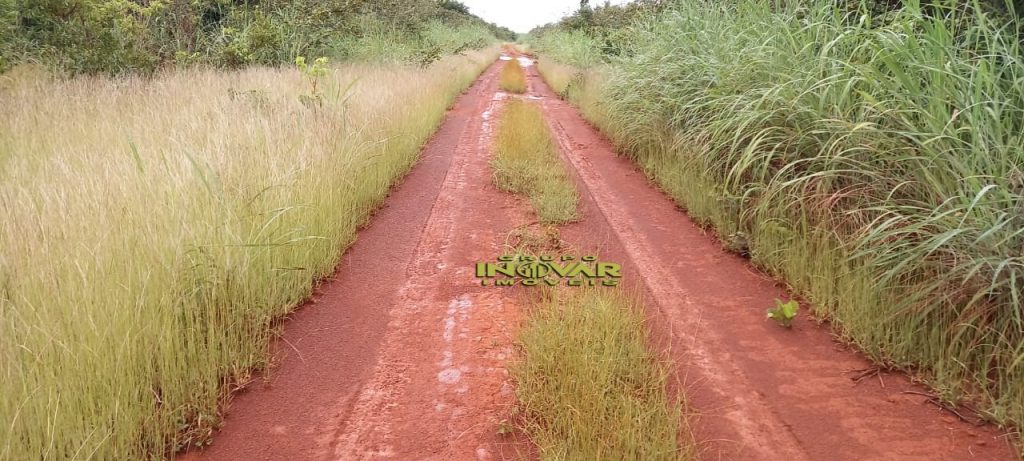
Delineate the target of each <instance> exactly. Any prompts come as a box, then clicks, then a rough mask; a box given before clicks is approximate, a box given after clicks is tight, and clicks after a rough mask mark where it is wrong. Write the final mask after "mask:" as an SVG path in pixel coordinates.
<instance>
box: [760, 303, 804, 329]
mask: <svg viewBox="0 0 1024 461" xmlns="http://www.w3.org/2000/svg"><path fill="white" fill-rule="evenodd" d="M797 312H800V303H798V302H796V300H794V299H791V300H789V301H787V302H782V301H781V300H778V299H776V300H775V307H772V308H769V309H768V311H767V318H770V319H772V320H774V321H775V322H776V323H778V324H779V325H781V326H783V327H786V328H789V327H791V326H793V319H795V318H796V314H797Z"/></svg>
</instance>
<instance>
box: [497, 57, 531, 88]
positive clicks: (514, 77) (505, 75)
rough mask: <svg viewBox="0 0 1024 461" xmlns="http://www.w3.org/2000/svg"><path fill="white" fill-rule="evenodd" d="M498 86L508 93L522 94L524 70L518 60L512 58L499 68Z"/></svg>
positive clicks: (524, 85) (524, 77)
mask: <svg viewBox="0 0 1024 461" xmlns="http://www.w3.org/2000/svg"><path fill="white" fill-rule="evenodd" d="M498 87H499V88H500V89H501V90H502V91H507V92H509V93H515V94H523V93H525V92H526V71H525V70H523V66H522V65H520V64H519V61H518V60H516V59H512V60H510V61H507V62H505V65H504V66H503V67H502V68H501V75H500V76H499V81H498Z"/></svg>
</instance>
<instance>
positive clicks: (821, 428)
mask: <svg viewBox="0 0 1024 461" xmlns="http://www.w3.org/2000/svg"><path fill="white" fill-rule="evenodd" d="M528 74H529V78H530V85H529V86H530V88H531V93H532V96H534V97H537V98H540V99H541V101H542V104H543V106H544V108H545V114H546V116H547V118H548V123H549V126H550V127H551V129H552V131H553V132H554V133H555V136H556V138H557V139H558V142H559V144H560V146H561V149H562V155H563V157H564V159H565V160H566V161H567V163H568V164H569V165H571V166H572V168H573V169H574V170H575V173H576V179H577V183H578V187H579V188H580V190H581V195H583V196H584V197H585V199H584V203H583V206H584V208H583V214H584V216H585V220H584V222H583V223H582V224H583V229H578V230H577V231H576V232H570V231H567V232H566V233H565V235H566V236H567V238H568V239H569V240H570V241H572V240H574V238H573V236H574V235H575V236H576V237H575V239H580V240H588V239H589V240H593V241H595V242H597V244H599V245H603V246H604V251H603V253H604V254H605V255H607V254H624V255H625V258H626V259H627V262H628V265H627V268H629V270H635V271H636V272H633V273H632V274H629V273H627V275H626V277H627V280H631V281H634V282H638V283H639V284H640V285H641V288H642V290H643V291H645V292H646V294H647V296H646V301H647V307H648V309H649V311H650V312H649V313H648V323H649V325H650V327H651V329H652V330H653V333H654V334H655V335H656V336H657V337H660V338H662V339H663V342H667V343H668V349H669V355H670V356H671V357H672V358H673V359H674V360H673V361H674V362H675V363H676V365H677V367H678V373H679V375H680V380H681V381H682V387H683V388H684V392H685V395H686V398H687V399H688V400H689V404H690V407H691V408H690V410H691V411H693V412H695V413H696V414H695V416H694V418H693V426H694V427H693V432H694V434H695V437H696V438H697V441H698V443H700V445H701V453H702V456H701V458H702V459H736V460H754V459H757V460H783V459H785V460H836V461H838V460H922V461H925V460H927V461H935V460H950V461H953V460H969V459H977V460H1013V459H1017V458H1016V456H1015V455H1014V454H1013V452H1012V450H1011V448H1010V444H1009V438H1008V437H1005V436H1003V435H1002V434H1001V433H1000V432H998V431H997V430H996V429H995V428H993V427H991V426H986V427H975V426H974V425H972V424H969V423H965V422H961V421H959V420H958V418H957V417H956V416H954V415H953V414H951V413H948V412H945V411H944V410H940V409H939V408H938V407H936V406H935V405H932V404H930V403H926V402H925V400H927V398H926V397H923V396H921V395H917V394H907V393H905V391H911V392H921V393H927V389H924V388H922V387H920V386H916V385H913V384H911V383H910V381H909V380H908V379H907V377H906V376H903V375H900V374H890V373H884V372H883V373H881V378H880V379H877V378H876V377H872V378H871V379H865V380H862V381H861V382H860V384H857V383H855V382H854V381H853V380H852V379H851V377H855V376H856V375H857V374H856V373H851V371H852V370H863V369H867V368H870V367H871V364H870V363H869V362H868V361H867V360H866V359H864V358H863V357H862V356H860V355H859V354H857V353H856V352H855V351H851V350H849V349H848V348H846V347H844V346H841V345H840V344H838V343H836V342H835V341H834V340H833V338H832V335H831V334H830V332H829V330H828V327H827V326H818V325H817V324H815V323H814V322H812V321H807V320H805V319H799V320H798V321H797V322H796V323H795V324H794V327H793V328H792V330H786V329H783V328H780V327H778V326H777V325H775V324H774V323H772V322H768V321H766V319H765V309H766V308H767V307H770V306H772V305H773V303H774V300H775V299H776V298H781V299H787V298H789V297H790V296H789V295H788V294H787V293H786V292H785V290H783V289H782V288H780V287H779V286H778V285H777V284H776V282H775V281H773V280H772V279H770V278H769V277H767V276H765V275H763V274H761V273H759V272H758V271H757V270H756V269H754V268H753V267H751V266H750V264H748V263H747V261H745V260H743V259H741V258H740V257H738V256H735V255H732V254H729V253H726V252H725V251H723V250H722V249H721V246H720V245H719V244H718V243H717V242H716V241H715V240H714V239H713V238H712V237H710V236H708V235H706V234H705V233H704V232H703V231H702V230H701V229H700V228H699V227H698V226H696V225H695V224H694V223H693V222H692V221H690V220H689V218H688V217H687V216H686V215H685V214H683V213H681V212H679V211H678V209H677V208H676V206H675V204H674V203H673V202H672V201H671V199H669V198H668V197H667V196H665V195H664V194H663V193H661V192H659V191H657V190H656V188H655V186H653V185H652V184H651V183H650V182H649V181H648V180H647V179H646V178H645V177H644V175H643V174H642V173H641V172H639V171H637V169H636V167H635V166H634V165H633V164H632V163H631V162H629V161H628V160H627V159H624V158H621V157H618V156H616V154H615V151H614V148H613V146H612V145H611V144H610V143H609V141H608V140H607V139H605V138H604V137H602V136H601V135H600V134H599V133H597V132H596V131H595V130H594V129H593V128H592V127H591V126H590V125H589V124H587V122H586V121H585V120H584V119H583V118H582V117H581V116H580V114H579V113H578V111H577V110H576V109H575V108H574V107H572V106H571V105H569V104H567V103H566V102H564V101H561V100H559V99H558V98H557V97H556V96H555V95H554V93H553V92H552V91H551V90H550V89H549V88H548V87H547V86H546V85H545V84H544V82H543V80H542V79H541V78H540V76H539V74H538V73H537V71H536V68H535V67H531V68H530V70H529V72H528ZM584 191H585V192H584ZM595 236H599V237H598V238H597V239H596V240H595V238H594V237H595ZM605 258H606V259H607V256H606V257H605ZM882 383H884V387H882Z"/></svg>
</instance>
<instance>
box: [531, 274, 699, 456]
mask: <svg viewBox="0 0 1024 461" xmlns="http://www.w3.org/2000/svg"><path fill="white" fill-rule="evenodd" d="M573 291H574V293H572V294H567V293H558V292H552V293H548V294H547V296H546V298H545V299H542V300H540V301H538V302H537V303H536V304H535V305H534V306H533V310H532V311H531V313H530V319H529V320H528V322H527V325H526V327H525V328H524V329H523V330H522V332H521V333H520V336H519V341H520V344H521V347H522V351H523V358H522V361H521V362H520V363H518V364H516V365H515V366H514V367H513V369H512V374H513V377H514V379H515V380H516V386H517V387H516V395H517V397H518V398H519V403H520V409H521V410H522V411H523V418H522V421H521V424H522V428H523V430H524V432H526V433H527V434H528V435H529V436H530V437H531V439H532V440H533V442H534V443H535V444H536V446H537V448H538V450H539V452H540V458H541V459H543V460H556V459H637V460H639V459H643V460H678V459H695V453H694V450H693V445H692V443H691V441H690V440H683V441H682V442H683V443H682V444H680V440H679V439H678V434H679V432H680V424H681V421H682V409H681V405H680V404H679V403H678V402H674V401H673V400H672V398H670V397H669V395H668V393H667V391H666V387H665V384H666V381H667V374H668V370H667V367H666V366H665V365H664V364H663V363H662V362H661V361H660V360H659V358H658V357H657V356H656V355H655V354H653V353H651V352H650V351H649V350H648V343H647V337H646V330H645V327H644V323H643V314H642V313H641V311H640V308H639V307H638V306H637V304H636V302H635V301H634V300H633V299H630V298H628V297H627V296H625V295H623V294H621V293H618V292H616V291H602V290H582V291H579V290H573Z"/></svg>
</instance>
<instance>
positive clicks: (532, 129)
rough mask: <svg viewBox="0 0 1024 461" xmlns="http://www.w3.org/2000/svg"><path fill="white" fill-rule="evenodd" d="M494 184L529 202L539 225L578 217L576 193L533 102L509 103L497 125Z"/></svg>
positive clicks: (555, 146) (568, 220)
mask: <svg viewBox="0 0 1024 461" xmlns="http://www.w3.org/2000/svg"><path fill="white" fill-rule="evenodd" d="M496 137H497V139H496V146H495V153H494V159H493V160H492V162H491V166H492V167H493V168H494V182H495V184H497V185H498V187H500V188H501V189H502V190H506V191H509V192H513V193H516V194H523V195H525V196H526V197H528V198H529V199H530V204H531V205H533V209H534V211H535V212H536V213H537V217H538V219H539V220H540V222H542V223H545V224H562V223H567V222H572V221H575V220H577V219H578V218H579V214H578V212H577V208H576V204H577V203H578V202H579V192H578V191H577V190H576V186H575V185H574V184H573V182H572V181H571V180H570V179H569V173H568V172H567V170H566V168H565V165H563V164H562V161H561V158H560V157H559V156H558V146H557V145H556V144H555V141H554V139H552V136H551V131H550V130H548V125H547V123H545V122H544V113H543V111H542V110H541V108H540V106H539V105H537V104H536V103H532V102H527V101H522V100H519V99H515V100H512V101H509V103H508V105H507V106H506V107H505V109H504V111H503V112H502V114H501V121H500V122H499V123H498V133H497V136H496Z"/></svg>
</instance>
